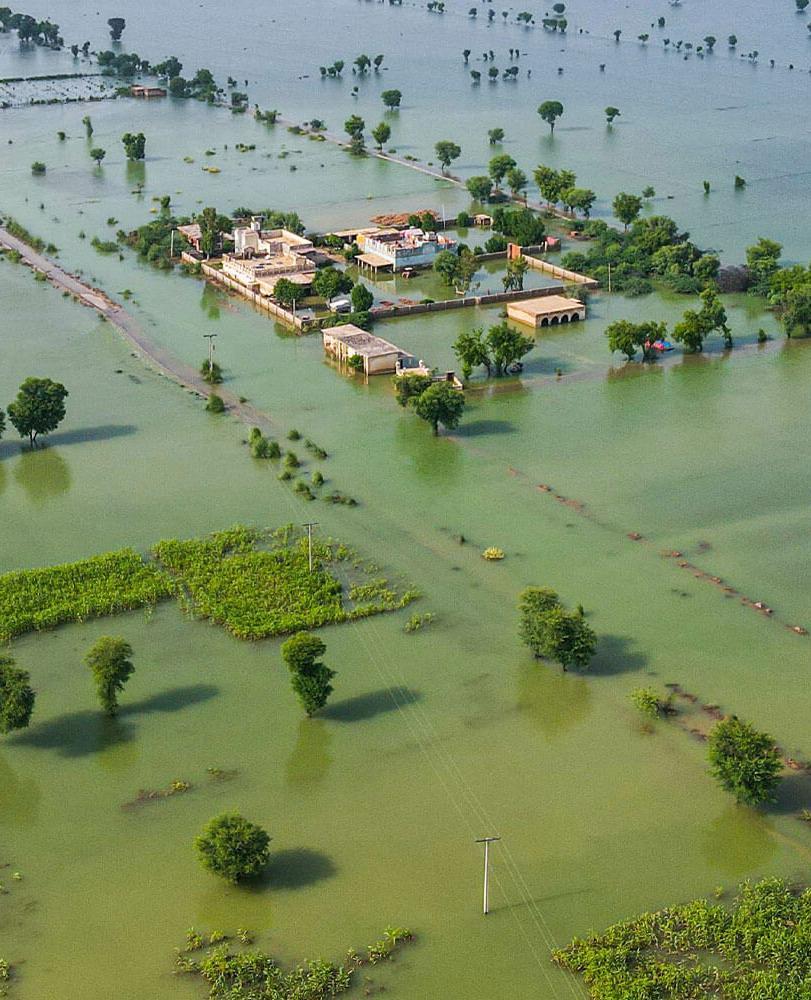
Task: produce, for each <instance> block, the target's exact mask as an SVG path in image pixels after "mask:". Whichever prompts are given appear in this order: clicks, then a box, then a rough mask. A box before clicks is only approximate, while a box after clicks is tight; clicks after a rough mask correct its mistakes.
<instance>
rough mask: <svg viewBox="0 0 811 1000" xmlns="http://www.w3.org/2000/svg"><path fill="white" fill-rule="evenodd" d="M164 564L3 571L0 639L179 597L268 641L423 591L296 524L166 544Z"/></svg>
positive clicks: (233, 629)
mask: <svg viewBox="0 0 811 1000" xmlns="http://www.w3.org/2000/svg"><path fill="white" fill-rule="evenodd" d="M152 554H153V556H154V558H155V559H156V561H157V563H156V564H152V563H148V562H145V561H144V560H143V559H142V558H141V557H140V556H139V555H138V553H137V552H135V551H134V550H133V549H122V550H121V551H119V552H108V553H106V554H105V555H100V556H93V557H92V558H91V559H85V560H83V561H81V562H77V563H67V564H64V565H61V566H52V567H48V568H45V569H32V570H17V571H15V572H12V573H6V574H4V575H0V642H8V641H9V640H10V639H13V638H14V637H15V636H18V635H23V634H24V633H25V632H33V631H38V630H41V629H47V628H53V627H54V626H56V625H61V624H64V623H67V622H82V621H86V620H87V619H89V618H99V617H102V616H104V615H113V614H117V613H119V612H122V611H133V610H135V609H136V608H142V607H150V606H153V605H155V604H157V602H158V601H160V600H163V599H164V598H166V597H169V596H172V595H174V596H175V597H177V599H178V600H179V601H180V603H181V606H182V607H183V608H184V610H186V611H188V612H189V613H190V614H192V615H194V616H195V617H200V618H209V619H211V621H213V622H216V623H217V624H218V625H222V626H223V627H225V628H226V629H227V630H228V631H229V632H230V633H231V634H232V635H234V636H236V637H237V638H238V639H264V638H267V637H269V636H277V635H288V634H289V633H291V632H298V631H300V630H302V629H311V628H318V627H319V626H321V625H328V624H334V623H338V622H346V621H352V620H354V619H357V618H364V617H367V616H368V615H374V614H380V613H382V612H384V611H395V610H397V609H398V608H404V607H405V606H406V605H407V604H409V603H410V602H411V601H413V600H414V599H415V598H416V597H417V596H419V595H418V593H417V591H415V590H408V589H405V588H403V587H400V586H399V585H397V584H393V583H391V582H390V581H389V580H388V579H386V578H385V577H380V576H379V575H376V574H378V573H379V568H378V567H377V566H374V565H373V564H370V563H364V562H363V561H362V560H361V559H360V558H359V557H358V556H357V554H356V553H355V552H353V551H352V550H351V549H349V548H347V547H346V546H345V545H341V544H339V543H337V542H333V541H330V540H326V541H314V542H313V572H312V573H311V572H310V568H309V555H308V551H307V539H306V537H302V533H301V531H300V530H299V529H295V528H294V527H293V526H292V525H288V526H286V527H284V528H280V529H278V530H277V531H266V532H260V531H256V530H254V529H252V528H246V527H242V526H241V525H238V526H236V527H234V528H230V529H228V530H227V531H220V532H216V533H215V534H213V535H209V536H207V537H206V538H191V539H187V540H184V541H180V540H177V539H171V540H168V541H163V542H159V543H158V544H157V545H156V546H155V547H154V549H153V553H152Z"/></svg>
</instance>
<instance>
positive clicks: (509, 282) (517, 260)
mask: <svg viewBox="0 0 811 1000" xmlns="http://www.w3.org/2000/svg"><path fill="white" fill-rule="evenodd" d="M528 270H529V263H528V262H527V259H526V257H523V256H521V257H514V258H513V259H512V260H508V261H507V269H506V272H505V274H504V277H503V278H502V282H503V284H504V291H505V292H510V291H517V292H522V291H523V290H524V278H525V276H526V273H527V271H528Z"/></svg>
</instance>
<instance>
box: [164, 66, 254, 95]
mask: <svg viewBox="0 0 811 1000" xmlns="http://www.w3.org/2000/svg"><path fill="white" fill-rule="evenodd" d="M153 69H154V71H155V73H157V75H158V76H161V77H165V78H166V79H167V80H168V81H169V93H170V94H171V96H172V97H183V98H185V97H194V98H196V99H197V100H198V101H208V103H209V104H213V102H214V101H215V100H216V99H217V97H218V96H219V95H221V94H224V93H225V91H224V90H223V88H222V87H220V86H218V85H217V81H216V80H215V79H214V74H213V73H212V72H211V70H210V69H206V68H205V67H203V68H201V69H198V70H197V71H196V72H195V74H194V76H193V77H192V78H191V79H190V80H187V79H186V78H185V77H183V76H181V75H180V71H181V70H182V69H183V63H181V62H180V60H179V59H178V58H177V57H176V56H170V57H169V58H168V59H167V60H165V61H164V62H162V63H158V64H157V65H156V66H154V67H153ZM243 97H244V100H242V98H243ZM246 101H247V96H245V95H240V100H239V101H238V102H237V103H241V104H245V102H246Z"/></svg>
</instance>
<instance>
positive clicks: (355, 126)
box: [344, 115, 366, 154]
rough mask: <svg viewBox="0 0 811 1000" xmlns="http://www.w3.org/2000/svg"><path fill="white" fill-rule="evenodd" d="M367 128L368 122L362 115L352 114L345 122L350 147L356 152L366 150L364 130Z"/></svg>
mask: <svg viewBox="0 0 811 1000" xmlns="http://www.w3.org/2000/svg"><path fill="white" fill-rule="evenodd" d="M365 128H366V122H365V121H364V120H363V119H362V118H361V117H360V115H351V116H350V117H349V118H347V120H346V121H345V122H344V131H345V132H346V134H347V135H348V136H349V148H350V150H351V151H352V152H353V153H355V154H358V153H362V152H363V150H364V141H363V130H364V129H365Z"/></svg>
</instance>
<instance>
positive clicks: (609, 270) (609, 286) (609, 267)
mask: <svg viewBox="0 0 811 1000" xmlns="http://www.w3.org/2000/svg"><path fill="white" fill-rule="evenodd" d="M608 294H609V295H610V294H611V261H609V262H608Z"/></svg>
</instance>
